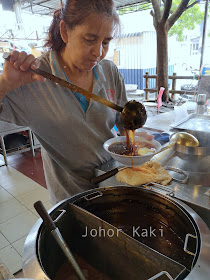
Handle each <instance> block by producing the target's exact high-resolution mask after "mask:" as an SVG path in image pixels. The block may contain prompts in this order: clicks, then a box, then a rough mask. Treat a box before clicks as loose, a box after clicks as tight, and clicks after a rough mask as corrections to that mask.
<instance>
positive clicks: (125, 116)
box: [3, 53, 147, 130]
mask: <svg viewBox="0 0 210 280" xmlns="http://www.w3.org/2000/svg"><path fill="white" fill-rule="evenodd" d="M10 57H11V55H10V54H9V53H4V54H3V58H4V59H6V60H7V61H10ZM29 71H31V72H33V73H36V74H38V75H41V76H43V77H45V78H46V79H49V80H51V81H53V82H55V83H57V84H59V85H61V86H63V87H67V88H69V89H71V90H73V91H75V92H78V93H80V94H82V95H84V96H85V97H87V98H89V99H93V100H95V101H97V102H99V103H102V104H103V105H105V106H108V107H110V108H112V109H114V110H116V111H119V112H120V113H121V121H122V125H123V127H124V128H125V129H128V130H135V129H137V128H140V127H142V126H143V125H144V124H145V122H146V120H147V114H146V109H145V107H144V105H143V104H141V103H140V102H137V101H135V100H132V101H129V102H127V103H126V104H125V106H124V107H121V106H118V105H117V104H115V103H113V102H111V101H109V100H106V99H104V98H102V97H100V96H97V95H95V94H93V93H92V92H90V91H87V90H85V89H83V88H80V87H78V86H76V85H74V84H72V83H70V82H67V81H65V80H63V79H60V78H58V77H56V76H54V75H52V74H50V73H48V72H46V71H43V70H41V69H36V70H34V69H31V68H30V69H29Z"/></svg>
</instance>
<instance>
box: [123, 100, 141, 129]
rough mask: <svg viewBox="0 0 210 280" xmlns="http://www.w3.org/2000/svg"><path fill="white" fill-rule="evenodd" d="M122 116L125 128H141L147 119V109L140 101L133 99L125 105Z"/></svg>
mask: <svg viewBox="0 0 210 280" xmlns="http://www.w3.org/2000/svg"><path fill="white" fill-rule="evenodd" d="M121 118H122V123H123V127H124V128H125V129H128V130H135V129H138V128H141V127H142V126H143V125H144V124H145V122H146V120H147V113H146V109H145V107H144V105H143V104H141V103H140V102H137V101H136V100H131V101H129V102H127V103H126V104H125V106H124V107H123V110H122V113H121Z"/></svg>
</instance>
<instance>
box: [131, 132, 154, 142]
mask: <svg viewBox="0 0 210 280" xmlns="http://www.w3.org/2000/svg"><path fill="white" fill-rule="evenodd" d="M134 135H135V136H140V137H143V138H145V139H146V140H148V141H151V140H153V139H154V136H153V135H151V134H149V133H148V132H147V131H138V132H135V134H134Z"/></svg>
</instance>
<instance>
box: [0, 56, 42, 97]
mask: <svg viewBox="0 0 210 280" xmlns="http://www.w3.org/2000/svg"><path fill="white" fill-rule="evenodd" d="M39 66H40V60H39V59H36V58H35V57H34V56H33V55H31V54H30V55H28V54H27V53H26V52H18V51H13V52H12V53H11V57H10V61H7V60H5V63H4V67H3V73H2V75H1V76H0V91H1V95H6V94H7V93H8V92H9V91H11V90H13V89H15V88H18V87H20V86H23V85H26V84H29V83H32V82H34V81H36V80H37V81H40V82H44V81H45V78H44V77H42V76H40V75H37V74H35V73H33V72H30V71H27V70H28V69H29V68H32V69H34V70H35V69H37V68H39Z"/></svg>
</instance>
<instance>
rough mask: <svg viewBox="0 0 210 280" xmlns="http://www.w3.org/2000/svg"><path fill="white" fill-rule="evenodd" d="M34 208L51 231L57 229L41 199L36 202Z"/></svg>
mask: <svg viewBox="0 0 210 280" xmlns="http://www.w3.org/2000/svg"><path fill="white" fill-rule="evenodd" d="M34 208H35V209H36V211H37V213H38V214H39V216H40V217H41V218H42V220H43V222H44V224H45V225H46V227H47V228H48V229H49V230H50V231H52V230H54V229H56V225H55V224H54V222H53V220H52V218H51V217H50V215H49V214H48V212H47V210H46V208H45V207H44V205H43V203H42V202H41V201H40V200H39V201H37V202H35V203H34Z"/></svg>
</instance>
